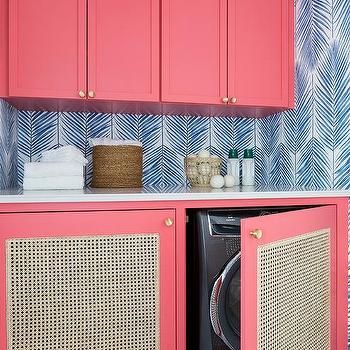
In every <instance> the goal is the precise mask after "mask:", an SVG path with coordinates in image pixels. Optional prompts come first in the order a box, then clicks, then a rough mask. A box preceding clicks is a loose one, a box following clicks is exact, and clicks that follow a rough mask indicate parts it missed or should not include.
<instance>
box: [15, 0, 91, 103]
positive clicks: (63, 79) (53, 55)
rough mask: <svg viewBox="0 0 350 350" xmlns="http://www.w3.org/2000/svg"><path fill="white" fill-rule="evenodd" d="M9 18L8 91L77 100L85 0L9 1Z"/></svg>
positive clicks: (82, 72) (82, 79) (81, 86)
mask: <svg viewBox="0 0 350 350" xmlns="http://www.w3.org/2000/svg"><path fill="white" fill-rule="evenodd" d="M9 21H10V24H9V30H10V33H9V42H10V44H9V65H10V69H9V72H10V73H9V95H10V96H26V97H57V98H80V97H79V91H80V90H82V91H85V89H86V0H60V1H56V0H13V1H10V9H9Z"/></svg>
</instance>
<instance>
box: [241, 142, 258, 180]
mask: <svg viewBox="0 0 350 350" xmlns="http://www.w3.org/2000/svg"><path fill="white" fill-rule="evenodd" d="M242 185H243V186H254V185H255V162H254V157H253V150H252V149H245V150H244V156H243V160H242Z"/></svg>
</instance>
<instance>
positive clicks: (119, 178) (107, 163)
mask: <svg viewBox="0 0 350 350" xmlns="http://www.w3.org/2000/svg"><path fill="white" fill-rule="evenodd" d="M142 155H143V151H142V147H139V146H124V145H123V146H94V147H93V150H92V168H93V169H92V183H91V186H92V187H99V188H101V187H102V188H104V187H109V188H132V187H142Z"/></svg>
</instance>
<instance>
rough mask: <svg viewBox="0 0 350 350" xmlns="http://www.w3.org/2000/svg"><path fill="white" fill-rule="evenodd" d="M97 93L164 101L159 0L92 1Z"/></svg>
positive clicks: (92, 85) (92, 72)
mask: <svg viewBox="0 0 350 350" xmlns="http://www.w3.org/2000/svg"><path fill="white" fill-rule="evenodd" d="M88 4H89V10H88V12H89V14H88V18H89V20H88V22H89V24H88V27H89V30H88V36H89V44H88V61H89V69H88V72H89V74H88V85H89V91H91V96H90V97H94V98H96V99H110V100H136V101H158V100H159V89H160V88H159V50H160V49H159V47H160V33H159V26H160V6H159V0H137V1H136V0H128V1H125V0H88Z"/></svg>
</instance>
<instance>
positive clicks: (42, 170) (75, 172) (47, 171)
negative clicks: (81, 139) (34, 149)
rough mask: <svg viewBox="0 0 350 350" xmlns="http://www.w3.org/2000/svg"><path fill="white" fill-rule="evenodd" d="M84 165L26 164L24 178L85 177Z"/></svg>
mask: <svg viewBox="0 0 350 350" xmlns="http://www.w3.org/2000/svg"><path fill="white" fill-rule="evenodd" d="M83 175H84V167H83V164H81V163H77V162H49V163H44V162H33V163H25V164H24V177H52V176H83Z"/></svg>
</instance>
